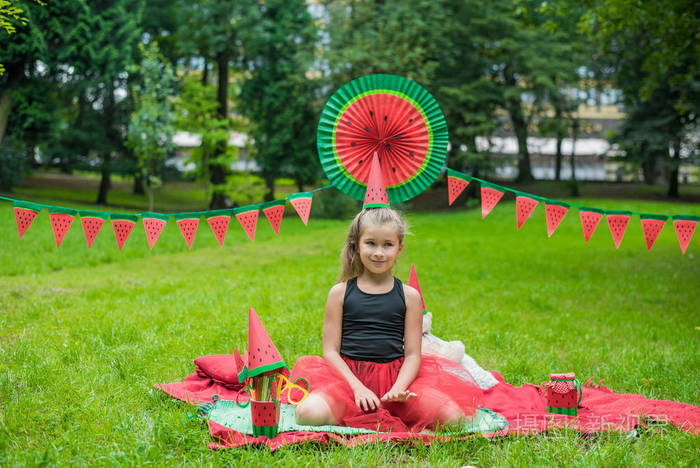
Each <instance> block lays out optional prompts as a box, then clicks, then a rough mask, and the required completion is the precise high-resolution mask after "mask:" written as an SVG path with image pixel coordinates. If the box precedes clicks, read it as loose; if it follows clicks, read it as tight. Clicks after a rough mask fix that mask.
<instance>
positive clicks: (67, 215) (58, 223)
mask: <svg viewBox="0 0 700 468" xmlns="http://www.w3.org/2000/svg"><path fill="white" fill-rule="evenodd" d="M75 213H76V211H75V210H66V209H61V208H51V209H50V210H49V218H50V219H51V228H52V229H53V235H54V237H55V238H56V247H57V248H58V247H60V246H61V243H62V242H63V239H64V238H65V237H66V233H67V232H68V229H70V226H71V224H73V220H74V219H75Z"/></svg>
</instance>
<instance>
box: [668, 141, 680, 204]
mask: <svg viewBox="0 0 700 468" xmlns="http://www.w3.org/2000/svg"><path fill="white" fill-rule="evenodd" d="M680 151H681V142H680V140H676V141H674V142H673V154H669V159H670V161H671V170H670V171H669V174H668V196H669V197H670V198H678V166H679V164H680V160H679V156H680Z"/></svg>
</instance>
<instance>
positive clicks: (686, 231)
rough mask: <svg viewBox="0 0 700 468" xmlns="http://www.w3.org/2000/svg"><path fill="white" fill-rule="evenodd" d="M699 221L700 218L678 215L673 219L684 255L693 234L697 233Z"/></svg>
mask: <svg viewBox="0 0 700 468" xmlns="http://www.w3.org/2000/svg"><path fill="white" fill-rule="evenodd" d="M699 220H700V216H684V215H676V216H674V217H673V227H674V228H675V230H676V236H677V237H678V244H679V245H680V246H681V252H683V255H685V251H686V249H687V248H688V244H690V239H691V238H692V237H693V233H695V228H696V227H697V225H698V221H699Z"/></svg>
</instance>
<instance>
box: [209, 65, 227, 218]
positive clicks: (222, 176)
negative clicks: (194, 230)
mask: <svg viewBox="0 0 700 468" xmlns="http://www.w3.org/2000/svg"><path fill="white" fill-rule="evenodd" d="M216 64H217V66H218V69H219V70H218V71H219V73H218V75H219V76H218V85H217V91H216V96H217V100H218V101H219V109H218V114H219V118H221V119H226V118H228V54H227V53H226V52H220V53H219V54H217V56H216ZM227 144H228V141H227V140H224V141H223V142H222V143H220V144H219V145H217V148H216V154H215V155H214V158H213V159H214V160H221V159H224V158H223V156H224V155H225V154H226V145H227ZM209 174H210V176H211V179H210V181H211V183H212V194H211V201H210V202H209V209H210V210H215V209H219V208H226V195H225V194H224V193H222V191H221V186H222V185H224V184H225V183H226V167H225V166H224V165H223V164H221V163H220V162H217V163H211V164H210V166H209Z"/></svg>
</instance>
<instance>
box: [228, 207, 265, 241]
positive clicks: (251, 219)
mask: <svg viewBox="0 0 700 468" xmlns="http://www.w3.org/2000/svg"><path fill="white" fill-rule="evenodd" d="M259 208H260V205H252V206H245V207H243V208H236V209H235V210H233V212H234V213H235V215H236V219H237V220H238V222H239V223H241V226H242V227H243V230H244V231H245V233H246V234H248V237H249V238H250V241H251V242H255V228H256V227H257V226H258V209H259Z"/></svg>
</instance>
